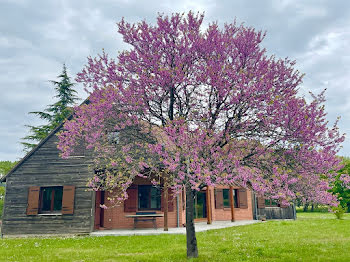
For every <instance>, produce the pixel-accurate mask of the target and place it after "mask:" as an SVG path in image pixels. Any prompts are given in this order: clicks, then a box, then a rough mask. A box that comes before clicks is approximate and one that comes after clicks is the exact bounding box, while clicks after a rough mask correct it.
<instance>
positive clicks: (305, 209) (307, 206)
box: [303, 203, 309, 212]
mask: <svg viewBox="0 0 350 262" xmlns="http://www.w3.org/2000/svg"><path fill="white" fill-rule="evenodd" d="M308 208H309V203H305V204H304V209H303V211H304V212H307V210H308Z"/></svg>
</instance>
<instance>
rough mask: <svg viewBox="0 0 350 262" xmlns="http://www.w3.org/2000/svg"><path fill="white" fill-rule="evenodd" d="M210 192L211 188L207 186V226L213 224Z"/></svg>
mask: <svg viewBox="0 0 350 262" xmlns="http://www.w3.org/2000/svg"><path fill="white" fill-rule="evenodd" d="M210 199H211V197H210V190H209V186H207V191H206V202H207V203H206V204H207V224H208V225H210V224H211V202H210Z"/></svg>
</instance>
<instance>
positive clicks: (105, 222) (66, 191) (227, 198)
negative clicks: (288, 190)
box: [0, 124, 262, 237]
mask: <svg viewBox="0 0 350 262" xmlns="http://www.w3.org/2000/svg"><path fill="white" fill-rule="evenodd" d="M62 126H63V124H61V125H60V126H59V127H57V128H56V129H55V130H54V131H53V132H51V133H50V134H49V135H48V136H47V137H46V138H45V139H44V140H43V141H41V142H40V143H39V144H38V146H37V147H35V148H34V149H33V150H32V151H31V152H29V153H28V154H27V155H26V156H25V157H24V158H23V159H22V160H21V161H20V162H19V163H18V164H17V165H16V166H15V167H14V168H13V169H12V170H11V171H10V172H9V173H8V174H7V175H6V176H5V177H2V178H1V179H0V182H6V193H5V203H4V211H3V221H2V230H1V234H2V235H3V236H5V237H10V236H18V235H20V236H23V235H42V234H44V235H51V234H78V233H79V234H80V233H90V232H92V231H94V230H103V229H118V228H124V229H125V228H133V227H135V226H136V227H155V226H156V227H163V226H164V225H165V226H168V227H180V226H183V225H184V223H185V221H186V219H185V201H184V198H185V194H179V195H177V196H172V195H171V191H169V193H170V195H169V197H168V201H167V202H168V210H167V213H166V214H164V213H165V208H164V207H165V205H164V203H165V202H166V201H165V198H164V191H166V190H163V189H159V188H156V187H153V186H152V185H151V183H150V182H149V181H147V180H145V179H142V178H136V179H135V181H134V182H133V184H132V185H131V186H130V188H129V189H128V194H129V198H128V199H127V200H126V201H124V203H123V204H120V205H119V206H115V207H113V208H109V209H103V208H101V205H103V204H106V203H107V202H108V196H109V195H108V193H107V192H106V193H105V192H94V191H91V190H89V188H87V181H88V179H89V178H91V177H92V176H93V174H92V173H91V172H92V171H91V170H90V169H89V164H91V159H92V158H91V155H90V154H89V152H88V151H86V150H85V148H84V147H83V146H82V147H80V148H78V149H77V150H76V151H75V153H74V155H72V156H71V157H69V158H68V159H62V158H61V157H60V156H59V150H58V149H57V142H58V138H57V136H56V133H57V132H58V131H59V130H60V129H61V128H62ZM254 199H255V197H254V194H253V193H252V192H251V191H250V190H246V189H244V188H238V187H217V188H211V187H207V188H204V189H203V190H201V191H199V192H197V193H196V197H195V218H196V221H201V220H202V221H203V220H204V221H207V222H208V223H211V222H212V221H218V220H231V221H234V220H251V219H253V217H256V218H258V216H257V215H256V214H257V211H258V209H257V203H256V202H257V201H254ZM259 210H260V212H262V208H261V206H260V207H259ZM145 214H146V215H145ZM147 214H148V215H147ZM164 215H165V217H167V219H166V221H165V220H164ZM137 216H141V218H142V219H140V217H139V218H137ZM150 217H151V218H150ZM135 218H136V219H135ZM136 222H137V223H136Z"/></svg>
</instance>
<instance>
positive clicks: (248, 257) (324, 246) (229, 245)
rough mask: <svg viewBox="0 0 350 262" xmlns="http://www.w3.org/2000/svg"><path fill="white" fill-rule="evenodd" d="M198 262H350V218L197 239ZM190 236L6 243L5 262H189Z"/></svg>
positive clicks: (1, 254) (1, 250)
mask: <svg viewBox="0 0 350 262" xmlns="http://www.w3.org/2000/svg"><path fill="white" fill-rule="evenodd" d="M197 239H198V247H199V258H198V259H195V260H193V261H350V252H349V250H350V214H346V215H345V218H344V219H343V220H336V219H334V215H333V214H328V213H298V220H296V221H268V222H265V223H259V224H254V225H247V226H241V227H232V228H226V229H220V230H211V231H207V232H202V233H197ZM185 245H186V239H185V236H184V235H158V236H130V237H76V238H48V239H40V238H31V239H3V240H0V261H186V246H185Z"/></svg>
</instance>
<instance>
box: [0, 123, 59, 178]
mask: <svg viewBox="0 0 350 262" xmlns="http://www.w3.org/2000/svg"><path fill="white" fill-rule="evenodd" d="M64 122H65V121H63V122H61V123H60V124H59V125H58V126H57V127H56V128H55V129H54V130H52V131H51V132H50V133H49V134H48V135H47V137H45V138H44V139H43V140H41V141H40V143H39V144H37V145H36V146H35V147H34V148H33V149H32V150H31V151H29V152H28V153H27V154H26V155H25V156H24V157H23V158H22V159H21V160H20V161H19V162H18V163H17V165H15V166H14V167H13V168H12V169H11V170H10V172H8V173H7V174H6V175H5V176H3V177H2V178H0V182H1V183H2V182H5V181H6V178H7V177H8V176H9V175H11V174H12V173H13V172H15V171H16V170H17V169H18V168H19V167H20V166H21V165H22V164H23V163H24V162H25V161H26V160H27V159H28V158H29V157H30V156H31V155H33V154H34V153H35V152H36V151H37V150H38V149H39V148H40V147H41V146H42V145H43V144H45V142H46V141H47V140H49V138H50V137H52V136H53V135H54V134H55V133H56V132H57V131H58V130H59V129H60V128H61V127H62V126H63V124H64Z"/></svg>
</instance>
